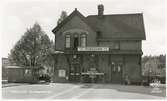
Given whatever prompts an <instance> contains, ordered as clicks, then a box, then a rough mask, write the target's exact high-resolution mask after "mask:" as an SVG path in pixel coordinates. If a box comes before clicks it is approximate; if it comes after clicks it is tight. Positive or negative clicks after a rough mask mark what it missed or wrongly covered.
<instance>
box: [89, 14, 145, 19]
mask: <svg viewBox="0 0 167 101" xmlns="http://www.w3.org/2000/svg"><path fill="white" fill-rule="evenodd" d="M142 14H143V13H125V14H124V13H123V14H105V15H103V16H119V15H142ZM90 16H98V15H88V16H87V17H90ZM87 17H86V18H87Z"/></svg>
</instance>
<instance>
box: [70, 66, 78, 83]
mask: <svg viewBox="0 0 167 101" xmlns="http://www.w3.org/2000/svg"><path fill="white" fill-rule="evenodd" d="M80 74H81V73H80V65H79V64H72V66H71V68H70V78H69V79H70V81H71V82H80Z"/></svg>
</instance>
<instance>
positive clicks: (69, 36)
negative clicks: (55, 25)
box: [65, 33, 71, 49]
mask: <svg viewBox="0 0 167 101" xmlns="http://www.w3.org/2000/svg"><path fill="white" fill-rule="evenodd" d="M67 36H68V37H67ZM67 38H69V40H70V42H69V47H67ZM65 48H66V49H69V48H71V35H70V33H67V34H66V35H65Z"/></svg>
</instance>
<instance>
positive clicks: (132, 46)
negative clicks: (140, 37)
mask: <svg viewBox="0 0 167 101" xmlns="http://www.w3.org/2000/svg"><path fill="white" fill-rule="evenodd" d="M140 49H141V41H120V50H140Z"/></svg>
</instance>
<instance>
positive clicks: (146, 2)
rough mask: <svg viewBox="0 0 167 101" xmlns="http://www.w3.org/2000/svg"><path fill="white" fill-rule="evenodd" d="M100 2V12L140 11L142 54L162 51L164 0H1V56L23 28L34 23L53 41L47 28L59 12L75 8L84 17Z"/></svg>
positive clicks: (153, 53)
mask: <svg viewBox="0 0 167 101" xmlns="http://www.w3.org/2000/svg"><path fill="white" fill-rule="evenodd" d="M98 4H103V5H104V14H127V13H143V16H144V26H145V32H146V40H144V41H143V42H142V49H143V54H144V55H159V54H165V53H166V48H165V47H166V35H165V33H166V30H165V28H166V14H165V11H166V8H165V6H166V4H165V0H24V1H23V0H3V2H1V4H0V6H1V31H0V32H1V56H2V57H7V56H8V54H9V53H10V50H11V49H12V48H13V47H14V45H15V43H16V42H17V41H18V40H19V39H20V38H21V36H22V35H23V34H24V32H25V31H26V30H27V28H30V27H32V26H33V24H34V23H35V22H38V23H39V24H40V25H41V27H42V29H43V30H44V31H45V33H46V34H47V35H48V36H49V37H50V39H51V40H54V35H53V33H52V32H51V30H52V29H53V28H54V27H55V26H56V25H57V20H58V18H59V17H60V14H61V11H63V10H64V11H66V12H67V13H68V15H69V14H70V13H71V12H72V11H73V10H74V9H75V8H77V9H78V10H79V11H80V12H81V13H82V14H83V15H84V16H85V17H86V16H88V15H95V14H97V5H98Z"/></svg>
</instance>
